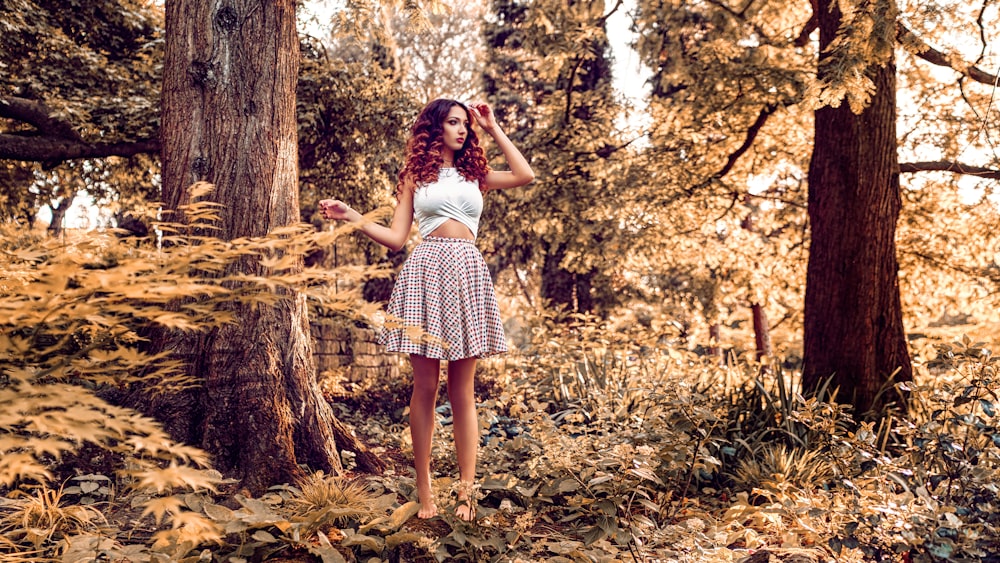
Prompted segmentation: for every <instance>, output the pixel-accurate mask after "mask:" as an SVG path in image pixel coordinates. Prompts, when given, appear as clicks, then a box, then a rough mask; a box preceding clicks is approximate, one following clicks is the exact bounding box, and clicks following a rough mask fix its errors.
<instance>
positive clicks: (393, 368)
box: [311, 319, 399, 382]
mask: <svg viewBox="0 0 1000 563" xmlns="http://www.w3.org/2000/svg"><path fill="white" fill-rule="evenodd" d="M311 328H312V336H313V356H314V357H315V359H316V370H317V373H319V375H320V376H321V377H322V376H323V374H324V373H326V372H332V373H333V374H335V375H337V376H339V377H341V378H343V380H344V381H351V382H360V381H365V380H369V379H370V378H387V377H389V378H398V377H399V362H398V361H397V358H396V357H395V355H394V354H389V353H387V352H386V351H385V349H384V348H383V347H382V346H379V345H378V343H377V342H376V341H375V340H376V337H377V333H376V332H375V330H374V329H372V328H370V327H367V326H358V325H357V324H356V323H354V322H353V321H348V320H344V319H314V320H313V321H312V326H311Z"/></svg>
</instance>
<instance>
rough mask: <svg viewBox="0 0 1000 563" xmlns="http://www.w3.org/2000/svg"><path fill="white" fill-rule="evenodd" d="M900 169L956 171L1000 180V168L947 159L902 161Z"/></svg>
mask: <svg viewBox="0 0 1000 563" xmlns="http://www.w3.org/2000/svg"><path fill="white" fill-rule="evenodd" d="M899 171H900V172H901V173H906V172H954V173H956V174H968V175H969V176H975V177H977V178H986V179H989V180H1000V170H995V169H993V168H984V167H982V166H970V165H968V164H962V163H961V162H951V161H947V160H936V161H926V162H902V163H900V164H899Z"/></svg>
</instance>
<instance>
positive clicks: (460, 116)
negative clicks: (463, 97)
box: [441, 106, 469, 151]
mask: <svg viewBox="0 0 1000 563" xmlns="http://www.w3.org/2000/svg"><path fill="white" fill-rule="evenodd" d="M442 126H443V129H444V130H443V131H442V132H441V136H442V137H443V138H442V140H443V141H444V146H446V147H448V148H449V149H451V150H452V151H459V150H461V149H462V146H464V145H465V140H466V139H468V138H469V114H468V112H466V111H465V108H463V107H462V106H452V107H451V110H449V111H448V115H447V116H446V117H445V118H444V123H443V124H442Z"/></svg>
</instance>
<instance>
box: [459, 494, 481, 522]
mask: <svg viewBox="0 0 1000 563" xmlns="http://www.w3.org/2000/svg"><path fill="white" fill-rule="evenodd" d="M455 516H458V518H459V520H464V521H466V522H472V521H473V520H475V519H476V503H475V502H473V501H471V500H469V499H467V498H464V499H458V504H457V505H456V506H455Z"/></svg>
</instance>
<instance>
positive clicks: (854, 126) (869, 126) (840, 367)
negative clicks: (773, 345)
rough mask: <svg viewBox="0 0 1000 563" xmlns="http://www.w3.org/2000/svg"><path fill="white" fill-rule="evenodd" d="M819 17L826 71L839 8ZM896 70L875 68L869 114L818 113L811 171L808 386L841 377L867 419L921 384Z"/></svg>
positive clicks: (845, 393) (825, 1) (843, 391)
mask: <svg viewBox="0 0 1000 563" xmlns="http://www.w3.org/2000/svg"><path fill="white" fill-rule="evenodd" d="M831 5H832V6H831ZM816 12H817V15H818V18H819V28H820V52H821V53H822V54H821V55H820V62H821V63H822V61H823V59H824V58H825V57H827V56H829V54H828V53H827V51H826V47H827V46H828V45H829V44H830V42H831V41H832V40H833V38H834V36H835V34H836V32H837V28H838V26H839V25H840V19H841V14H840V11H839V10H838V9H836V4H835V3H834V2H833V1H832V0H820V1H819V5H818V7H817V8H816ZM820 68H821V69H822V65H821V67H820ZM895 72H896V71H895V64H894V62H893V61H892V60H891V59H890V60H889V62H887V63H886V64H884V65H882V66H873V67H871V68H869V73H870V76H871V78H872V79H873V81H874V83H875V86H876V92H875V93H874V95H873V97H872V100H871V104H870V105H869V106H868V107H867V108H866V109H865V110H864V111H863V112H862V113H861V114H858V115H856V114H854V113H852V112H851V110H850V109H849V108H848V107H846V104H842V105H841V106H840V107H823V108H820V109H818V110H817V111H816V114H815V120H816V123H815V130H816V139H815V144H814V149H813V155H812V160H811V162H810V165H809V220H810V228H811V246H810V252H809V261H808V266H807V271H806V296H805V326H804V353H803V364H804V365H803V377H802V384H803V387H804V389H806V390H807V391H815V390H817V389H818V388H819V387H820V386H821V385H822V383H823V382H824V381H825V380H826V378H828V377H830V376H831V375H832V376H833V386H834V387H836V388H839V395H838V397H839V399H840V400H841V401H845V402H850V403H851V404H853V405H854V407H855V413H856V417H858V418H861V417H863V416H865V415H866V414H867V413H869V412H875V413H879V412H881V411H882V409H884V408H885V407H887V406H889V405H890V404H891V403H896V406H897V407H904V406H905V397H904V396H902V395H900V394H898V393H895V392H892V391H891V390H889V392H886V393H882V394H880V391H882V390H883V388H884V387H885V386H886V385H891V384H890V383H889V382H890V377H892V380H891V381H892V382H893V383H895V382H898V381H908V380H910V379H912V368H911V365H910V357H909V352H908V350H907V346H906V336H905V333H904V330H903V320H902V307H901V304H900V295H899V279H898V269H899V267H898V263H897V258H896V242H895V232H896V222H897V219H898V217H899V211H900V206H901V198H900V192H899V172H898V161H897V156H896V105H895V97H896V82H895V80H896V76H895Z"/></svg>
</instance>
